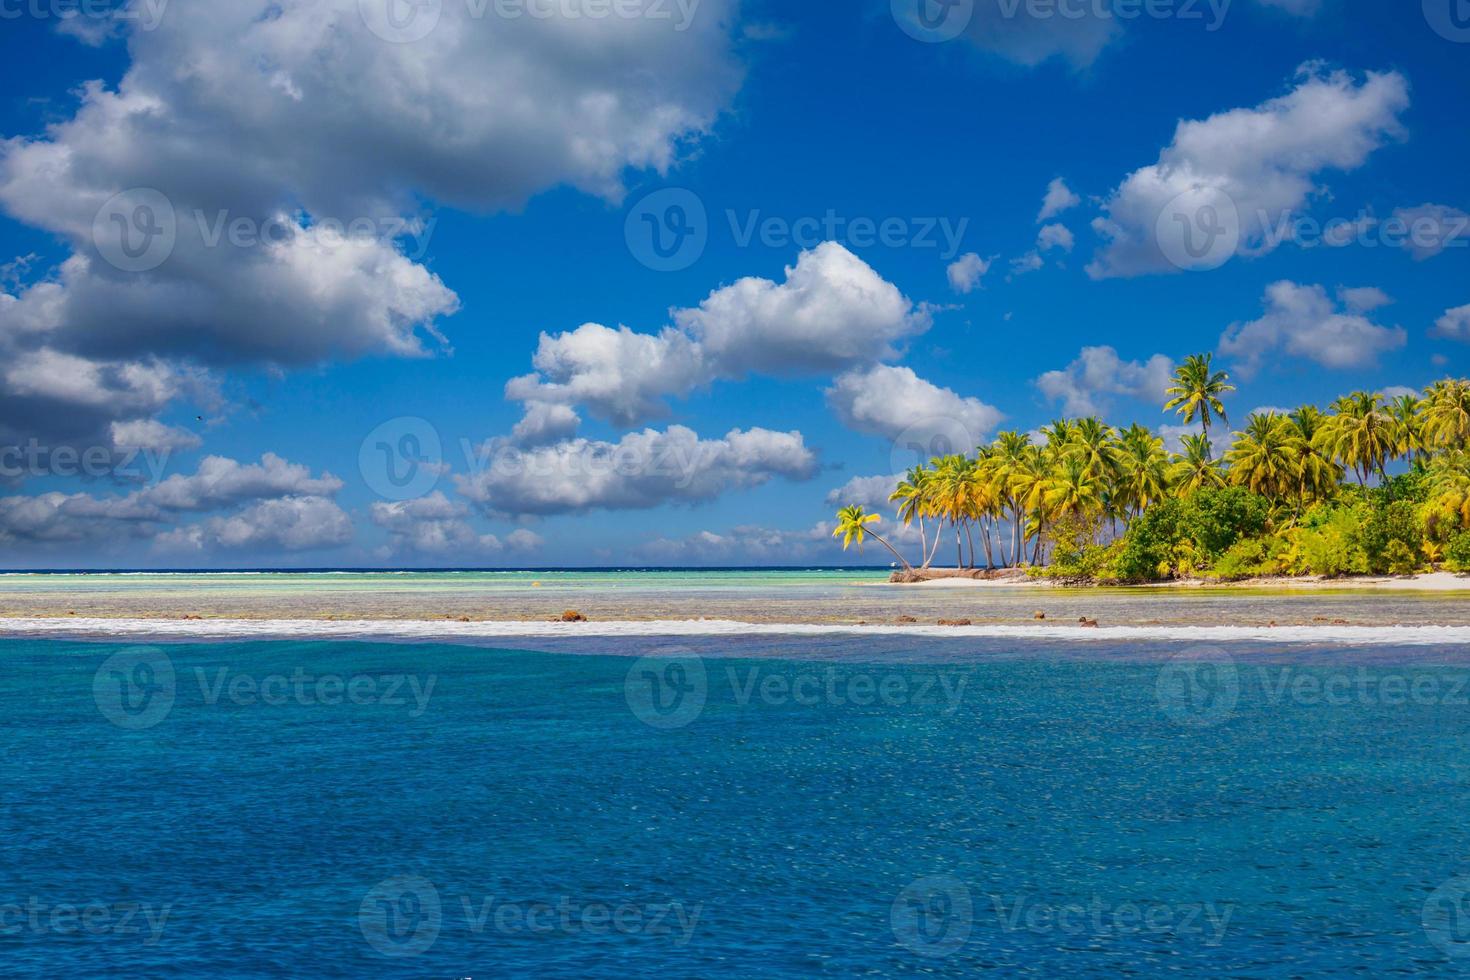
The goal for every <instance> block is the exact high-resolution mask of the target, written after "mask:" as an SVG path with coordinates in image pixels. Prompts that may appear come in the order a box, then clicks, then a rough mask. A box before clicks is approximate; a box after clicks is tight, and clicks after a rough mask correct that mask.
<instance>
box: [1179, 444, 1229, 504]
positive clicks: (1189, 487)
mask: <svg viewBox="0 0 1470 980" xmlns="http://www.w3.org/2000/svg"><path fill="white" fill-rule="evenodd" d="M1169 482H1170V483H1171V484H1173V486H1174V489H1175V490H1177V491H1178V492H1179V493H1181V494H1183V495H1184V496H1189V495H1191V494H1194V493H1198V492H1199V491H1200V490H1213V489H1215V488H1216V487H1223V486H1224V485H1225V474H1224V473H1221V472H1220V464H1219V463H1216V462H1215V459H1214V455H1213V454H1212V453H1211V452H1210V440H1209V439H1208V438H1207V437H1206V436H1202V435H1194V436H1185V437H1184V452H1183V453H1181V454H1179V455H1178V456H1176V457H1174V465H1173V466H1171V467H1170V469H1169Z"/></svg>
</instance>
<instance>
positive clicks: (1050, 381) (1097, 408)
mask: <svg viewBox="0 0 1470 980" xmlns="http://www.w3.org/2000/svg"><path fill="white" fill-rule="evenodd" d="M1173 373H1174V362H1173V361H1172V360H1170V359H1169V358H1168V357H1167V356H1166V355H1164V354H1155V355H1154V356H1153V357H1150V358H1149V359H1148V360H1147V361H1125V360H1123V359H1122V358H1121V357H1119V356H1118V352H1117V351H1116V350H1114V349H1113V348H1112V347H1106V346H1102V347H1084V348H1082V352H1081V353H1080V354H1079V355H1078V356H1077V359H1076V360H1074V361H1073V362H1072V363H1071V364H1069V365H1067V367H1066V368H1064V369H1063V370H1060V371H1048V372H1046V373H1045V374H1043V375H1042V376H1041V377H1039V378H1037V379H1036V387H1037V388H1039V389H1040V390H1041V393H1042V394H1043V395H1045V396H1046V397H1047V398H1049V399H1051V400H1052V401H1060V402H1062V405H1063V409H1064V410H1065V411H1066V412H1067V414H1069V415H1084V416H1085V415H1106V414H1107V412H1108V408H1109V406H1110V404H1111V399H1112V398H1113V397H1114V396H1118V395H1122V396H1125V397H1128V398H1136V399H1138V400H1140V401H1145V402H1158V403H1160V404H1162V403H1163V401H1164V390H1165V389H1166V388H1168V387H1169V385H1170V384H1171V383H1172V380H1173Z"/></svg>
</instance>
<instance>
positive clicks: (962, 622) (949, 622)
mask: <svg viewBox="0 0 1470 980" xmlns="http://www.w3.org/2000/svg"><path fill="white" fill-rule="evenodd" d="M939 625H940V626H974V625H975V624H974V623H972V622H970V621H969V620H968V619H941V620H940V621H939Z"/></svg>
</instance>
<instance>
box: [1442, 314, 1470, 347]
mask: <svg viewBox="0 0 1470 980" xmlns="http://www.w3.org/2000/svg"><path fill="white" fill-rule="evenodd" d="M1434 333H1435V334H1437V335H1438V336H1440V337H1448V338H1449V339H1450V340H1460V341H1464V342H1466V343H1470V305H1466V306H1457V307H1455V308H1454V309H1450V310H1445V311H1444V316H1442V317H1440V318H1439V319H1438V320H1435V321H1434Z"/></svg>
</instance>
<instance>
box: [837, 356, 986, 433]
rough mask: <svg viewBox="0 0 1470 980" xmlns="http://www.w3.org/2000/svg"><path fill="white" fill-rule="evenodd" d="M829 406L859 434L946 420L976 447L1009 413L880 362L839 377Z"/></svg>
mask: <svg viewBox="0 0 1470 980" xmlns="http://www.w3.org/2000/svg"><path fill="white" fill-rule="evenodd" d="M827 404H828V405H830V406H831V408H832V410H833V411H834V412H835V413H836V414H837V417H838V419H839V420H841V422H842V423H843V424H844V425H846V426H848V427H850V428H852V429H855V430H857V431H858V432H866V433H869V434H871V435H877V436H882V437H884V438H886V439H897V438H898V437H899V436H901V435H902V434H903V433H904V432H905V431H907V430H909V429H912V428H913V427H914V426H922V425H926V424H930V423H932V422H933V421H934V420H936V419H944V420H947V421H949V422H952V423H954V424H956V425H958V426H959V429H960V430H961V431H963V432H964V433H965V434H966V435H968V436H969V437H971V438H970V445H972V446H973V445H978V444H979V443H980V442H981V441H982V440H984V439H985V438H986V437H987V436H988V435H989V434H990V432H992V431H993V430H994V429H995V427H996V426H997V425H999V424H1000V422H1001V420H1002V419H1003V418H1004V417H1005V416H1003V415H1002V414H1001V412H1000V410H999V409H996V408H995V407H993V406H991V405H987V404H985V403H984V402H982V401H981V400H980V399H978V398H966V397H962V396H960V395H958V394H956V393H955V392H954V391H952V390H951V389H949V388H941V387H939V386H938V385H935V384H932V383H930V382H928V381H925V380H924V379H923V378H921V377H919V376H918V375H917V374H915V373H914V372H913V370H912V369H911V368H906V367H892V366H889V365H881V364H880V365H876V366H874V367H871V368H866V369H860V370H854V371H849V372H847V373H845V374H841V375H839V376H838V377H837V378H836V379H835V380H834V381H833V383H832V386H831V387H830V388H828V389H827ZM957 451H960V452H964V451H967V450H964V449H959V450H957Z"/></svg>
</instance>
